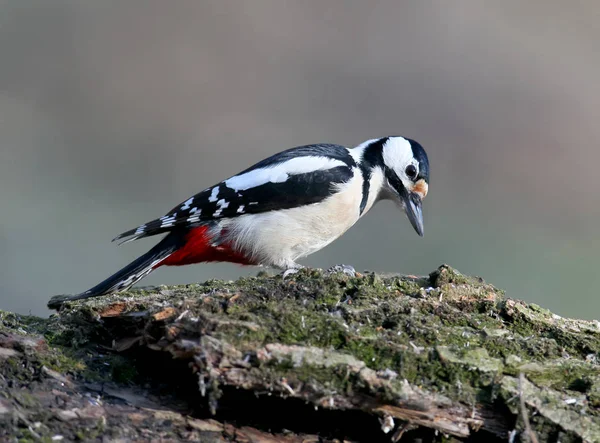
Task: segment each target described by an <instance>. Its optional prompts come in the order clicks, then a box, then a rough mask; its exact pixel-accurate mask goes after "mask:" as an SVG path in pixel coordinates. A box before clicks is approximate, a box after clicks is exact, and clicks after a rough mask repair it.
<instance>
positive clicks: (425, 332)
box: [0, 266, 600, 443]
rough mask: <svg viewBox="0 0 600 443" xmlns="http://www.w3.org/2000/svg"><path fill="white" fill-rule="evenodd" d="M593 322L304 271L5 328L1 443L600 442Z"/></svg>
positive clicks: (404, 283) (93, 303)
mask: <svg viewBox="0 0 600 443" xmlns="http://www.w3.org/2000/svg"><path fill="white" fill-rule="evenodd" d="M599 353H600V322H598V321H582V320H569V319H564V318H561V317H559V316H557V315H554V314H552V313H550V312H548V311H547V310H544V309H542V308H540V307H539V306H536V305H533V304H526V303H524V302H521V301H518V300H513V299H509V298H505V297H504V295H503V294H502V292H501V291H499V290H498V289H496V288H494V287H493V286H491V285H488V284H486V283H485V282H483V280H481V279H478V278H470V277H466V276H464V275H462V274H460V273H459V272H457V271H456V270H453V269H451V268H449V267H447V266H442V267H440V268H439V269H437V270H436V271H434V272H433V273H432V274H431V275H430V276H427V277H411V276H380V275H375V274H364V275H357V276H356V277H349V276H347V275H345V274H343V273H340V274H333V275H328V276H326V275H324V274H323V273H322V272H320V271H316V270H303V271H301V272H300V273H298V274H295V275H293V276H292V277H291V278H287V279H286V280H282V279H281V277H279V276H276V277H269V276H266V275H263V276H259V277H256V278H244V279H240V280H238V281H236V282H222V281H208V282H206V283H203V284H194V285H186V286H175V287H157V288H146V289H141V290H135V291H130V292H127V293H122V294H117V295H112V296H106V297H100V298H96V299H91V300H89V301H83V302H71V303H66V304H65V305H63V306H62V307H61V309H60V310H59V311H58V313H57V314H56V315H53V316H51V317H50V318H49V319H41V318H33V317H24V316H18V315H15V314H10V313H2V312H0V368H1V370H0V439H1V440H2V441H4V440H9V441H11V440H12V441H15V440H20V441H28V440H31V441H39V440H41V441H52V439H53V438H54V440H55V441H56V440H59V439H60V438H61V437H62V439H63V441H73V440H77V439H80V440H85V441H94V440H98V441H114V440H119V439H121V440H119V441H129V440H134V441H139V440H151V439H163V441H164V440H174V441H180V440H201V441H239V442H253V441H284V442H302V441H306V442H308V441H334V440H339V441H342V440H348V441H366V442H378V441H382V442H384V441H385V442H389V441H397V440H399V439H402V441H413V440H417V439H420V440H421V441H479V440H484V439H485V440H486V441H506V440H507V439H512V440H513V441H535V440H537V441H560V442H563V443H564V442H579V441H586V442H587V441H589V442H593V441H600V371H599V369H600V366H599V363H600V362H599V361H598V359H599V358H600V357H599V355H600V354H599Z"/></svg>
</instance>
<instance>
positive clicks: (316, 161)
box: [225, 156, 346, 192]
mask: <svg viewBox="0 0 600 443" xmlns="http://www.w3.org/2000/svg"><path fill="white" fill-rule="evenodd" d="M345 165H346V164H345V163H344V162H342V161H341V160H336V159H332V158H327V157H316V156H306V157H298V158H292V159H291V160H288V161H285V162H283V163H279V164H277V165H275V166H271V167H268V168H259V169H255V170H253V171H249V172H246V173H245V174H241V175H236V176H235V177H231V178H229V179H227V180H225V186H227V187H228V188H231V189H233V190H234V191H235V192H238V191H243V190H246V189H251V188H256V187H257V186H261V185H264V184H266V183H283V182H285V181H286V180H287V179H288V178H289V176H290V175H297V174H306V173H309V172H313V171H321V170H327V169H332V168H336V167H339V166H345Z"/></svg>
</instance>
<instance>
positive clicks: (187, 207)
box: [181, 197, 194, 211]
mask: <svg viewBox="0 0 600 443" xmlns="http://www.w3.org/2000/svg"><path fill="white" fill-rule="evenodd" d="M193 201H194V197H192V198H190V199H188V200H187V201H186V202H185V203H184V204H183V206H181V210H182V211H185V210H187V209H189V208H190V206H191V204H192V202H193Z"/></svg>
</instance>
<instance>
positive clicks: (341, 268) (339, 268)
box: [325, 265, 356, 277]
mask: <svg viewBox="0 0 600 443" xmlns="http://www.w3.org/2000/svg"><path fill="white" fill-rule="evenodd" d="M340 272H341V273H343V274H345V275H348V276H349V277H356V270H355V269H354V268H353V267H352V266H350V265H335V266H332V267H331V268H329V269H327V271H325V274H326V275H331V274H337V273H340Z"/></svg>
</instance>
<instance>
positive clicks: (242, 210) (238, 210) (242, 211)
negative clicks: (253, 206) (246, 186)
mask: <svg viewBox="0 0 600 443" xmlns="http://www.w3.org/2000/svg"><path fill="white" fill-rule="evenodd" d="M237 213H238V214H243V213H244V205H241V206H240V207H239V208H237Z"/></svg>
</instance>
